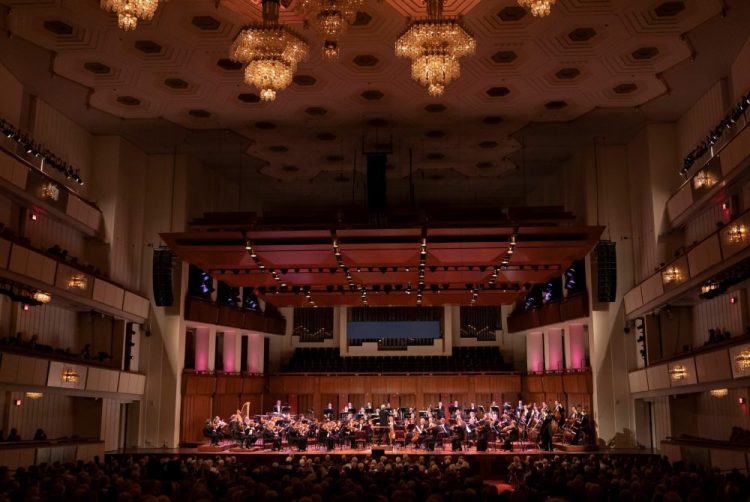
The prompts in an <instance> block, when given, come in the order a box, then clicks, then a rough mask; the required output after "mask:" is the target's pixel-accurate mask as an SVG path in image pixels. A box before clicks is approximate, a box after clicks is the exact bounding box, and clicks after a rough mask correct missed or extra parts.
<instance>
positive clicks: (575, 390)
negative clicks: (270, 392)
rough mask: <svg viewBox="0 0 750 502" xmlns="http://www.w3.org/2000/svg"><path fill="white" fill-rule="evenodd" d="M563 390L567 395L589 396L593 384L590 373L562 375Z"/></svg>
mask: <svg viewBox="0 0 750 502" xmlns="http://www.w3.org/2000/svg"><path fill="white" fill-rule="evenodd" d="M562 381H563V390H564V391H565V392H566V393H568V394H591V393H592V392H593V382H592V378H591V373H573V374H570V375H563V376H562Z"/></svg>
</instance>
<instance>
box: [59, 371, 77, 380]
mask: <svg viewBox="0 0 750 502" xmlns="http://www.w3.org/2000/svg"><path fill="white" fill-rule="evenodd" d="M60 378H61V379H62V381H63V382H66V383H76V382H78V372H77V371H76V370H75V369H74V368H65V369H64V370H63V372H62V375H61V377H60Z"/></svg>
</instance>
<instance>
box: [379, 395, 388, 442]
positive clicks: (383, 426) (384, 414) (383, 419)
mask: <svg viewBox="0 0 750 502" xmlns="http://www.w3.org/2000/svg"><path fill="white" fill-rule="evenodd" d="M390 415H391V414H390V413H389V412H388V409H386V407H385V405H384V404H381V405H380V411H379V412H378V426H379V427H380V428H379V431H380V433H379V434H378V444H383V443H385V444H388V445H389V444H391V435H390V432H391V431H390V429H389V428H388V427H387V426H388V425H389V418H390ZM383 439H385V441H383Z"/></svg>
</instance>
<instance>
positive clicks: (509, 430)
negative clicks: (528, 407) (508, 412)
mask: <svg viewBox="0 0 750 502" xmlns="http://www.w3.org/2000/svg"><path fill="white" fill-rule="evenodd" d="M503 432H505V434H506V436H505V441H504V442H503V450H505V451H513V443H514V442H516V441H518V422H516V421H515V419H511V421H510V425H509V426H507V427H505V428H504V429H503Z"/></svg>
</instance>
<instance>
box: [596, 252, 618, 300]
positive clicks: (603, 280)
mask: <svg viewBox="0 0 750 502" xmlns="http://www.w3.org/2000/svg"><path fill="white" fill-rule="evenodd" d="M594 255H595V258H596V271H597V278H596V296H597V299H598V300H599V301H600V302H603V303H612V302H614V301H615V298H616V297H617V254H616V248H615V243H614V242H612V241H599V243H597V245H596V249H595V253H594Z"/></svg>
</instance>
